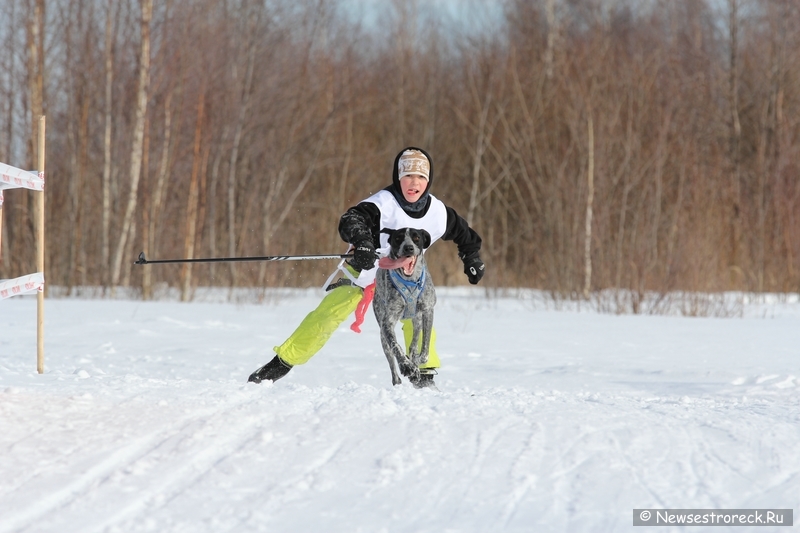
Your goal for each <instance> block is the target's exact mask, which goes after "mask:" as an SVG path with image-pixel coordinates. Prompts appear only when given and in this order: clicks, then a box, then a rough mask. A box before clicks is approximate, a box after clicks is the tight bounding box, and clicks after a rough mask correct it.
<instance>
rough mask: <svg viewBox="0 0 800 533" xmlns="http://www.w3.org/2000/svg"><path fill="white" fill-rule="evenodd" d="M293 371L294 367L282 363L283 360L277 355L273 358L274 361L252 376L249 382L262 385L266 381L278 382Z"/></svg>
mask: <svg viewBox="0 0 800 533" xmlns="http://www.w3.org/2000/svg"><path fill="white" fill-rule="evenodd" d="M291 369H292V365H290V364H289V363H284V362H283V361H281V358H280V357H278V356H277V355H276V356H275V357H273V358H272V361H270V362H269V363H267V364H266V365H264V366H262V367H261V368H259V369H258V370H256V371H255V372H253V373H252V374H250V378H249V379H248V380H247V381H252V382H253V383H261V382H262V381H264V380H265V379H266V380H269V381H278V380H279V379H281V378H282V377H283V376H285V375H286V374H288V373H289V370H291Z"/></svg>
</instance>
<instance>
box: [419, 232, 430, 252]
mask: <svg viewBox="0 0 800 533" xmlns="http://www.w3.org/2000/svg"><path fill="white" fill-rule="evenodd" d="M419 232H420V234H421V235H422V247H423V248H428V247H429V246H430V245H431V234H430V233H428V232H427V231H425V230H424V229H421V230H419Z"/></svg>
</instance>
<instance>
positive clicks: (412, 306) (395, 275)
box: [389, 268, 428, 320]
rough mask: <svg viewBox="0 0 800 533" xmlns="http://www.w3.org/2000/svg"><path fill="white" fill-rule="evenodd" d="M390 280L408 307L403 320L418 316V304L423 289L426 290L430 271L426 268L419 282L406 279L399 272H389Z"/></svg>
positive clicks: (404, 311) (404, 310)
mask: <svg viewBox="0 0 800 533" xmlns="http://www.w3.org/2000/svg"><path fill="white" fill-rule="evenodd" d="M389 279H390V280H391V282H392V285H394V288H395V289H397V292H399V293H400V294H401V295H402V296H403V300H404V301H405V304H406V305H405V308H404V309H403V320H405V319H408V318H414V315H416V314H417V302H418V301H419V297H420V295H421V294H422V291H423V289H425V282H426V281H427V279H428V269H427V268H425V270H423V271H422V275H421V276H420V277H419V279H418V280H417V281H414V280H410V279H406V278H404V277H403V276H401V275H400V273H399V272H398V271H397V270H390V271H389Z"/></svg>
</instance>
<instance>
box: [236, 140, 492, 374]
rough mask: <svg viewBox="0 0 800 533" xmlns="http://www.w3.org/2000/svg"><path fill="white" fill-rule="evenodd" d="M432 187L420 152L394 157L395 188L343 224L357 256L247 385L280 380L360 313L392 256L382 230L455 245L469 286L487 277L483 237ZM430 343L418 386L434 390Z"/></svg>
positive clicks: (435, 362)
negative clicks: (381, 263)
mask: <svg viewBox="0 0 800 533" xmlns="http://www.w3.org/2000/svg"><path fill="white" fill-rule="evenodd" d="M431 185H433V161H432V160H431V157H430V155H428V153H427V152H426V151H425V150H422V149H421V148H415V147H413V146H411V147H408V148H405V149H404V150H402V151H401V152H400V153H399V154H397V157H396V158H395V162H394V170H393V173H392V184H391V185H389V186H388V187H386V188H385V189H383V190H381V191H379V192H377V193H376V194H373V195H372V196H370V197H369V198H367V199H366V200H364V201H362V202H361V203H359V204H358V205H356V206H354V207H351V208H350V209H348V210H347V212H346V213H345V214H344V215H342V217H341V219H340V220H339V235H340V236H341V238H342V239H343V240H344V241H345V242H347V243H349V244H350V245H351V250H353V257H352V259H350V260H349V261H347V262H344V261H343V262H342V264H340V265H339V269H338V270H337V271H336V272H334V274H333V275H332V276H331V278H330V279H329V280H328V282H330V281H332V279H333V278H334V277H335V276H336V273H337V272H341V273H342V277H341V278H340V279H339V280H338V281H336V282H335V283H333V284H330V285H328V289H327V290H328V294H327V295H326V296H325V297H324V298H323V300H322V302H320V304H319V306H318V307H317V308H316V309H315V310H314V311H312V312H311V313H309V314H308V315H307V316H306V317H305V319H303V321H302V322H301V323H300V325H299V326H298V327H297V329H296V330H295V331H294V333H292V335H291V336H290V337H289V338H288V339H287V340H286V341H285V342H284V343H283V344H281V345H280V346H276V347H275V348H274V351H275V354H276V355H275V357H274V358H273V359H272V360H271V361H270V362H269V363H267V364H266V365H264V366H262V367H261V368H259V369H258V370H256V371H255V372H253V373H252V374H251V375H250V378H249V381H252V382H254V383H261V382H262V381H264V380H270V381H276V380H278V379H280V378H282V377H283V376H285V375H286V374H287V373H288V372H289V370H291V369H292V367H294V366H297V365H302V364H303V363H306V362H307V361H308V360H309V359H311V357H313V356H314V354H316V353H317V352H318V351H319V350H320V349H321V348H322V347H323V346H324V345H325V343H326V342H327V341H328V339H329V338H330V336H331V335H332V334H333V332H334V331H336V329H338V327H339V326H340V325H341V323H342V322H343V321H345V320H346V319H347V317H348V316H350V314H352V313H353V311H355V310H356V307H357V306H358V304H359V302H360V301H361V299H362V296H363V295H364V288H365V287H367V286H369V285H370V284H371V283H372V282H373V281H374V280H375V274H376V271H377V265H378V258H379V257H381V256H385V255H387V254H388V252H389V245H388V235H387V234H386V233H381V230H382V229H398V228H403V227H411V228H417V229H424V230H426V231H427V232H428V233H430V235H431V244H433V243H434V242H435V241H437V240H438V239H440V238H441V239H444V240H446V241H453V242H455V243H456V245H457V246H458V256H459V257H460V258H461V261H462V262H463V263H464V273H465V274H466V275H467V278H468V279H469V282H470V283H472V284H473V285H475V284H477V283H478V282H479V281H480V280H481V278H482V277H483V273H484V269H485V267H484V264H483V261H481V258H480V253H479V252H480V249H481V238H480V236H479V235H478V234H477V233H476V232H475V230H473V229H472V228H470V227H469V225H468V224H467V221H466V220H464V219H463V218H462V217H461V216H459V215H458V213H456V212H455V210H454V209H452V208H451V207H448V206H446V205H445V204H444V203H442V201H441V200H439V199H437V198H436V197H435V196H433V195H432V194H430V189H431ZM403 333H404V337H405V342H406V352H408V344H409V343H410V342H411V333H412V327H411V320H404V321H403ZM435 340H436V336H435V334H434V336H433V338H432V339H431V348H430V354H429V356H428V362H427V363H425V365H423V366H422V367H421V368H420V378H419V380H417V381H416V382H414V385H415V386H416V387H426V386H433V385H434V382H433V376H434V375H435V374H436V369H437V368H438V367H439V365H440V362H439V356H438V355H437V353H436V347H435Z"/></svg>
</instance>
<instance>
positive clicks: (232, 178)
mask: <svg viewBox="0 0 800 533" xmlns="http://www.w3.org/2000/svg"><path fill="white" fill-rule="evenodd" d="M257 20H258V19H257V18H256V22H254V23H253V24H254V26H253V31H251V35H250V47H249V50H248V54H247V71H246V73H245V77H244V84H243V85H242V98H241V102H240V106H239V117H238V119H237V121H236V129H235V131H234V134H233V147H232V149H231V161H230V165H229V166H228V256H229V257H235V256H236V162H237V160H238V159H239V145H240V144H241V142H242V132H243V130H244V121H245V119H246V118H247V112H248V110H249V109H250V93H251V92H252V83H253V69H254V67H255V60H256V37H255V34H254V33H255V31H254V28H255V25H256V24H257ZM234 68H235V65H234ZM235 265H236V263H234V262H231V263H230V268H231V287H235V286H236V266H235Z"/></svg>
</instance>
